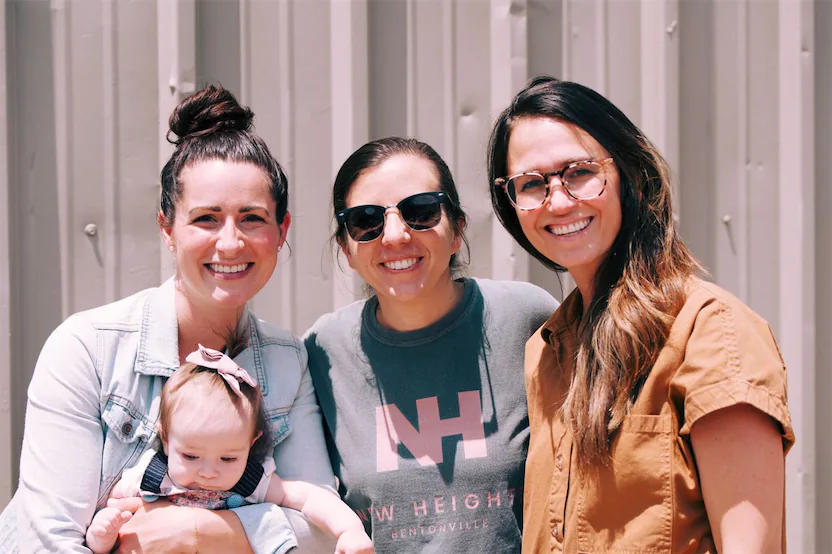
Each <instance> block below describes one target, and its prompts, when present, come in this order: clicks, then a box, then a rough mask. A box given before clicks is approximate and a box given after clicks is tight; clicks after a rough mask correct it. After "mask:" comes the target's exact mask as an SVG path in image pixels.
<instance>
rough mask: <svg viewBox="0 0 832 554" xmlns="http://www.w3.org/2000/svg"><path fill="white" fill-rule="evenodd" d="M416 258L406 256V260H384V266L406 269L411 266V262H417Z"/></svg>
mask: <svg viewBox="0 0 832 554" xmlns="http://www.w3.org/2000/svg"><path fill="white" fill-rule="evenodd" d="M418 261H419V259H418V258H407V259H406V260H394V261H392V262H384V267H386V268H387V269H399V270H401V269H407V268H408V267H413V264H415V263H416V262H418Z"/></svg>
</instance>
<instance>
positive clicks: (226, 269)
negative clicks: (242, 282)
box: [211, 264, 248, 273]
mask: <svg viewBox="0 0 832 554" xmlns="http://www.w3.org/2000/svg"><path fill="white" fill-rule="evenodd" d="M247 267H248V264H237V265H220V264H211V269H213V270H214V271H215V272H217V273H240V272H241V271H245V270H246V268H247Z"/></svg>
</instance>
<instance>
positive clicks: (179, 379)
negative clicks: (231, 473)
mask: <svg viewBox="0 0 832 554" xmlns="http://www.w3.org/2000/svg"><path fill="white" fill-rule="evenodd" d="M226 344H227V346H226V350H225V351H226V353H227V354H228V356H229V357H231V358H234V357H236V356H237V355H238V354H239V353H240V352H242V351H243V350H245V349H246V347H247V346H248V336H247V334H246V333H244V332H241V331H235V332H233V333H231V334H230V335H229V338H228V339H227V341H226ZM193 385H203V386H207V387H208V388H209V390H224V391H225V392H226V393H228V400H229V402H230V403H231V404H232V405H233V406H234V407H235V408H236V409H237V412H238V413H239V414H241V415H242V414H244V413H245V412H246V408H249V409H250V412H249V413H251V414H252V416H253V417H254V431H253V435H252V437H253V436H255V435H257V433H258V432H260V436H259V437H258V438H257V440H256V441H255V442H254V444H253V445H252V447H251V450H249V454H248V456H249V459H250V460H253V461H257V462H262V461H263V460H264V459H265V458H266V456H267V455H268V454H269V451H270V450H271V447H272V441H271V439H270V436H271V435H270V432H269V426H268V423H267V422H266V415H265V413H264V412H263V396H262V394H261V393H260V388H259V387H252V386H250V385H249V384H247V383H240V391H241V392H242V393H243V397H240V395H238V394H237V392H236V391H235V390H234V389H232V388H231V386H230V385H229V384H228V383H227V382H226V381H225V379H223V378H222V377H221V376H220V374H219V373H217V371H216V370H215V369H211V368H207V367H203V366H201V365H196V364H193V363H190V362H189V363H185V364H182V366H180V367H179V369H177V370H176V372H175V373H174V374H173V375H171V377H170V378H169V379H168V380H167V382H166V383H165V386H164V387H162V398H161V401H160V404H159V422H158V430H159V438H160V439H161V440H163V441H167V434H168V431H169V429H170V423H171V419H172V418H173V417H175V415H176V410H177V409H178V408H179V407H180V406H181V405H182V404H183V403H187V402H188V401H189V395H192V394H201V393H204V390H205V389H204V388H202V387H194V386H193ZM192 398H193V397H191V399H192ZM245 404H248V406H246V405H245Z"/></svg>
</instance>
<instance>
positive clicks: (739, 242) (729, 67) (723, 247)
mask: <svg viewBox="0 0 832 554" xmlns="http://www.w3.org/2000/svg"><path fill="white" fill-rule="evenodd" d="M746 8H747V4H745V3H742V2H718V1H717V2H716V3H715V5H714V11H713V15H714V20H713V23H712V24H713V25H714V40H715V45H714V52H715V53H716V60H715V62H714V74H713V83H714V86H715V89H716V91H717V93H716V94H715V96H714V112H713V114H712V115H711V121H712V124H713V125H714V135H713V141H712V143H711V147H712V148H713V151H714V158H713V159H714V175H713V177H714V181H713V189H712V191H711V194H712V195H713V200H714V203H713V204H712V206H713V207H715V208H716V214H717V218H718V219H717V221H719V223H718V225H720V228H719V230H718V231H717V232H716V243H715V244H714V249H715V256H714V265H713V267H712V268H711V269H712V271H713V277H714V279H715V281H716V282H717V283H719V284H720V285H721V286H723V287H725V288H727V289H728V290H730V291H731V292H733V293H734V294H736V295H737V296H738V297H740V298H742V299H743V300H747V299H748V240H747V239H748V202H747V190H748V182H747V178H748V174H747V171H746V160H747V159H748V144H747V138H748V123H747V111H746V103H747V102H748V84H747V71H746V66H747V63H748V52H747V35H748V31H747V29H748V20H747V12H746ZM713 207H712V209H713ZM720 218H721V219H720Z"/></svg>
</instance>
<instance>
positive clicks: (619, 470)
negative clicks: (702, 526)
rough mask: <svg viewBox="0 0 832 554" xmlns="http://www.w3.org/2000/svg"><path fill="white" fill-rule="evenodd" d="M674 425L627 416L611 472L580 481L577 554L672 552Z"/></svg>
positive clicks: (614, 446) (614, 447)
mask: <svg viewBox="0 0 832 554" xmlns="http://www.w3.org/2000/svg"><path fill="white" fill-rule="evenodd" d="M672 423H673V422H672V418H671V416H670V414H664V415H635V414H634V415H629V416H627V418H625V419H624V421H623V422H622V424H621V428H620V429H619V430H618V432H617V434H616V436H615V438H614V439H613V444H612V452H611V454H612V463H611V464H610V466H609V467H604V468H602V469H600V470H598V471H596V472H592V473H591V474H590V475H589V476H588V477H584V478H582V481H584V483H583V485H582V486H581V487H580V493H579V495H578V496H579V498H578V502H579V505H578V533H579V541H578V542H579V548H580V550H581V552H593V553H595V552H598V553H601V552H604V553H606V552H617V553H620V554H623V553H633V552H638V553H643V554H657V553H669V552H670V548H671V538H672V537H671V524H672V521H671V501H672V498H671V496H672V493H671V484H672V483H671V456H672V453H673V433H672Z"/></svg>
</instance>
